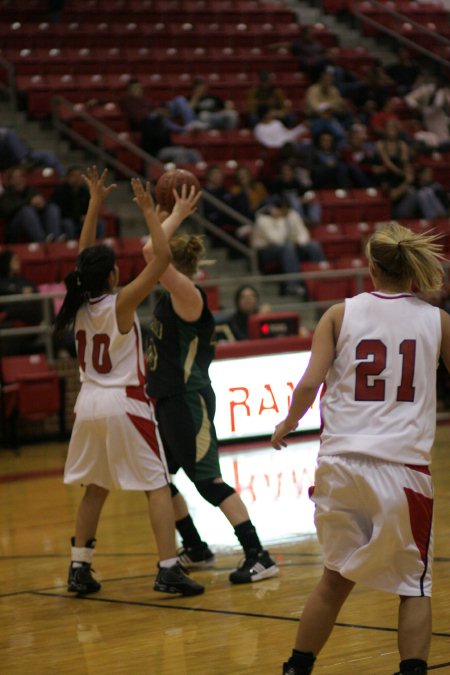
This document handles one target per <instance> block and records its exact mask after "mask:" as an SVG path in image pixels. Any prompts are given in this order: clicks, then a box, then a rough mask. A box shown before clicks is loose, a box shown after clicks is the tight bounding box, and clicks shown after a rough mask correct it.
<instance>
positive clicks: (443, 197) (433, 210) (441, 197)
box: [415, 165, 450, 218]
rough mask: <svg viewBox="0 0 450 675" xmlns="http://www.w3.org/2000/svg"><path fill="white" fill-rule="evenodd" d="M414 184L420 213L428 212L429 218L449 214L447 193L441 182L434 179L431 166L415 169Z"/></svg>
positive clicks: (449, 206)
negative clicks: (417, 194)
mask: <svg viewBox="0 0 450 675" xmlns="http://www.w3.org/2000/svg"><path fill="white" fill-rule="evenodd" d="M415 186H416V188H417V190H418V193H419V197H418V199H419V203H420V205H421V206H420V209H421V211H422V213H428V214H430V215H429V216H428V217H429V218H439V217H441V216H447V215H448V214H449V209H450V198H449V193H448V191H447V190H446V189H445V187H444V186H443V185H442V183H439V182H438V181H437V180H435V179H434V174H433V169H432V167H431V166H426V165H424V166H420V167H419V168H418V169H416V182H415ZM436 200H437V201H436ZM427 204H428V207H427ZM424 217H425V218H426V217H427V216H424Z"/></svg>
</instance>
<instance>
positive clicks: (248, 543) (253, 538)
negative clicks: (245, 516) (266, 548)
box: [234, 520, 262, 556]
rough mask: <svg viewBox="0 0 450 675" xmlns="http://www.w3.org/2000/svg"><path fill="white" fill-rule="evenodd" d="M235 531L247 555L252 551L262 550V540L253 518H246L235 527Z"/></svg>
mask: <svg viewBox="0 0 450 675" xmlns="http://www.w3.org/2000/svg"><path fill="white" fill-rule="evenodd" d="M234 533H235V535H236V537H237V538H238V539H239V543H240V545H241V546H242V548H243V549H244V553H245V555H246V556H247V555H248V554H249V553H250V552H254V551H258V552H259V551H262V546H261V542H260V541H259V537H258V534H257V532H256V529H255V526H254V525H253V523H252V521H251V520H245V521H244V522H243V523H239V525H236V527H235V528H234Z"/></svg>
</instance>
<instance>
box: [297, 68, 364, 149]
mask: <svg viewBox="0 0 450 675" xmlns="http://www.w3.org/2000/svg"><path fill="white" fill-rule="evenodd" d="M305 112H306V114H307V115H308V116H309V118H310V120H311V133H312V134H313V136H317V135H318V134H320V133H322V132H323V131H328V132H329V133H332V134H333V136H335V137H336V138H337V139H338V140H340V139H342V138H344V136H345V128H344V127H349V126H350V125H351V123H352V121H353V120H352V117H351V115H350V113H349V107H348V104H347V102H346V101H345V100H344V98H343V97H342V96H341V94H340V93H339V90H338V88H337V87H336V85H335V84H334V78H333V72H332V71H331V70H330V69H329V68H325V70H324V71H323V73H322V74H321V76H320V78H319V80H318V82H316V83H315V84H312V85H311V86H310V87H308V89H307V90H306V96H305Z"/></svg>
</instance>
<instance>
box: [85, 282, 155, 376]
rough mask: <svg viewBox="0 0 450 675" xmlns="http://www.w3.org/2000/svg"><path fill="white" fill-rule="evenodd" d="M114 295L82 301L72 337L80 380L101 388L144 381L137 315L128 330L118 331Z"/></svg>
mask: <svg viewBox="0 0 450 675" xmlns="http://www.w3.org/2000/svg"><path fill="white" fill-rule="evenodd" d="M116 301H117V295H111V294H108V295H103V296H101V297H99V298H95V299H93V300H90V301H89V302H87V303H85V304H84V305H83V306H82V307H81V308H80V309H79V310H78V312H77V316H76V319H75V339H76V345H77V355H78V362H79V364H80V379H81V382H92V383H94V384H98V385H100V386H102V387H128V386H138V385H143V384H144V382H145V369H144V354H143V349H142V338H141V331H140V326H139V321H138V318H137V316H135V320H134V324H133V328H132V329H131V330H130V332H129V333H126V334H125V335H123V334H122V333H120V331H119V328H118V326H117V319H116Z"/></svg>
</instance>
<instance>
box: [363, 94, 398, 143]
mask: <svg viewBox="0 0 450 675" xmlns="http://www.w3.org/2000/svg"><path fill="white" fill-rule="evenodd" d="M399 104H400V99H399V98H397V97H396V96H392V97H390V98H388V99H386V101H385V102H384V103H383V105H382V106H381V107H379V108H376V109H375V110H374V111H373V112H372V114H371V115H370V120H369V129H370V131H371V133H372V135H374V136H377V137H378V138H382V137H383V136H384V134H385V126H386V123H387V122H391V121H394V122H396V123H397V126H398V128H399V133H400V132H401V127H400V124H401V123H400V118H399V116H398V114H397V110H398V106H399Z"/></svg>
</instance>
